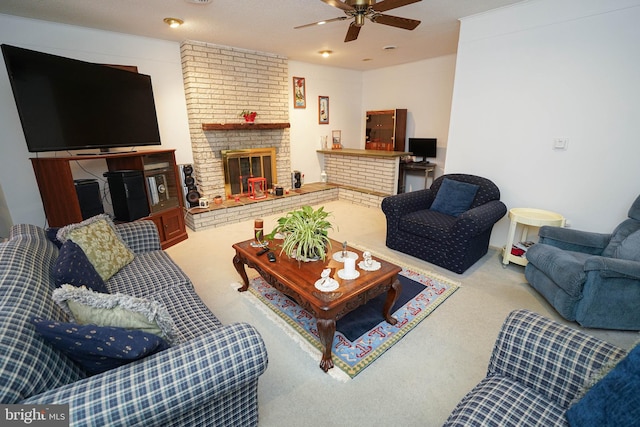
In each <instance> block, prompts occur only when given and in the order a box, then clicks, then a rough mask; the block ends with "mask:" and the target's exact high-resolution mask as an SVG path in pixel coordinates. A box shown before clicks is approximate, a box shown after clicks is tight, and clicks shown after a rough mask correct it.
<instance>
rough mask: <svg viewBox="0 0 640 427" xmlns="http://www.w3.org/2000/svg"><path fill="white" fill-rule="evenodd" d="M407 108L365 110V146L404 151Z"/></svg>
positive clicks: (373, 148)
mask: <svg viewBox="0 0 640 427" xmlns="http://www.w3.org/2000/svg"><path fill="white" fill-rule="evenodd" d="M406 134H407V110H406V108H405V109H396V110H379V111H367V124H366V137H365V148H366V149H367V150H386V151H405V149H404V145H405V139H406Z"/></svg>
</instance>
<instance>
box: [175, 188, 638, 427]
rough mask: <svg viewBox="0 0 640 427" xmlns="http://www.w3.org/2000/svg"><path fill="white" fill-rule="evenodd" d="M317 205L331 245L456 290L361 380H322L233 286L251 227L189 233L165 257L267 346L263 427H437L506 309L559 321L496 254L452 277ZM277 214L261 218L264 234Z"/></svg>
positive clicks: (366, 217) (614, 339)
mask: <svg viewBox="0 0 640 427" xmlns="http://www.w3.org/2000/svg"><path fill="white" fill-rule="evenodd" d="M324 206H325V210H327V211H329V212H332V217H331V221H332V223H333V224H334V226H335V229H334V230H333V231H332V232H330V237H332V238H334V239H336V240H338V241H344V240H347V241H348V242H351V243H354V244H357V245H358V246H360V247H365V248H368V249H370V250H371V251H372V252H374V253H378V254H383V255H386V256H388V257H393V258H396V259H401V260H402V262H404V263H406V264H409V265H412V266H415V267H416V268H419V269H422V270H425V271H434V272H437V273H440V274H443V275H445V276H447V277H450V278H451V279H453V280H457V281H459V282H460V283H461V285H462V286H461V289H459V290H458V291H457V292H456V293H454V294H453V295H452V296H451V297H450V298H449V299H448V300H447V301H446V302H445V303H444V304H442V305H441V306H440V307H438V309H436V310H435V312H433V313H432V314H431V315H430V316H429V317H428V318H427V319H425V320H424V321H423V322H422V323H420V325H418V326H417V327H416V328H415V329H414V330H412V331H411V332H410V333H409V334H407V336H405V337H404V338H403V339H402V340H401V341H400V342H399V343H397V344H396V345H395V346H393V347H392V348H391V349H390V350H388V351H387V352H386V353H385V354H384V355H382V356H381V357H380V358H379V359H378V360H376V361H375V362H374V363H373V364H372V365H371V366H369V367H368V368H367V369H366V370H365V371H364V372H362V373H361V374H360V375H358V376H357V377H356V378H355V379H353V380H350V381H348V382H347V383H342V382H339V381H337V380H335V379H333V378H331V377H330V376H329V375H327V374H325V373H323V372H322V371H321V370H320V368H319V367H318V363H319V360H315V359H313V358H311V357H310V356H309V355H308V354H307V353H305V352H304V351H303V350H301V349H300V348H299V347H298V344H296V343H295V342H294V341H293V340H292V339H291V338H289V337H288V336H287V334H286V333H285V331H283V330H282V329H280V328H279V327H278V326H276V324H275V323H273V322H272V321H271V320H269V319H267V318H266V316H265V315H264V314H263V313H261V312H260V311H259V310H257V309H256V308H255V306H254V305H253V304H252V303H251V302H249V301H248V300H247V298H249V296H248V295H244V294H240V293H238V292H237V291H236V290H234V289H233V288H232V287H231V286H230V284H231V283H233V282H238V281H239V280H240V277H239V276H238V274H237V272H236V271H235V269H234V267H233V264H232V259H233V255H234V251H233V249H232V247H231V245H232V244H233V243H235V242H238V241H242V240H246V239H249V238H251V236H252V232H253V219H251V220H246V221H243V222H240V223H237V224H231V225H228V226H224V227H220V228H214V229H209V230H203V231H198V232H190V233H189V239H188V240H186V241H185V242H182V243H179V244H178V245H175V246H173V247H172V248H169V249H168V250H167V252H168V253H169V254H170V255H171V257H172V258H173V259H174V260H175V261H176V262H177V263H178V264H179V265H180V267H181V268H182V269H183V270H184V271H185V272H186V273H187V274H188V275H189V277H190V278H191V280H192V281H193V283H194V285H195V287H196V290H197V292H198V294H199V295H200V297H201V298H202V299H203V300H204V302H205V303H206V304H207V306H208V307H209V308H210V309H211V310H212V311H213V312H214V313H215V314H216V316H217V317H218V318H219V319H220V320H221V321H222V322H223V323H225V324H227V323H232V322H248V323H250V324H252V325H254V326H255V327H256V328H257V329H258V330H259V331H260V333H261V335H262V337H263V339H264V341H265V343H266V346H267V351H268V353H269V367H268V368H267V371H266V372H265V374H264V375H263V376H262V377H260V383H259V402H260V426H274V427H275V426H278V427H286V426H307V427H313V426H319V427H320V426H322V427H324V426H327V425H343V426H356V425H366V426H391V425H397V426H405V427H407V426H439V425H442V423H444V421H445V420H446V418H447V416H448V414H449V413H450V412H451V410H452V409H453V408H454V406H455V405H456V404H457V402H458V401H459V400H460V399H461V398H462V397H463V396H464V395H465V394H466V393H467V392H468V391H469V390H470V389H471V388H472V387H473V386H474V385H475V384H476V383H477V382H478V381H480V380H481V379H482V378H483V377H484V376H485V374H486V369H487V364H488V361H489V357H490V354H491V349H492V346H493V343H494V341H495V338H496V336H497V334H498V331H499V329H500V326H501V325H502V322H503V321H504V319H505V317H506V316H507V314H508V313H509V312H510V311H512V310H514V309H517V308H527V309H530V310H533V311H536V312H538V313H541V314H543V315H545V316H547V317H550V318H553V319H556V320H558V321H561V322H563V321H562V319H561V318H560V317H559V316H558V315H557V313H556V311H555V310H554V309H553V308H552V307H551V306H550V305H549V304H548V303H547V302H546V301H545V300H544V299H543V298H542V297H540V296H539V295H538V293H537V292H536V291H535V290H534V289H532V288H531V287H530V286H529V285H528V284H527V282H526V280H525V278H524V268H523V267H520V266H517V265H509V266H508V267H507V268H503V267H502V263H501V257H500V254H499V252H498V250H497V249H490V250H489V253H488V254H487V255H486V256H485V257H484V258H482V259H481V260H480V261H479V262H478V263H476V264H475V265H474V266H472V267H471V268H470V269H469V270H467V272H465V273H464V274H462V275H458V274H455V273H451V272H449V271H447V270H444V269H442V268H439V267H436V266H434V265H432V264H429V263H426V262H424V261H421V260H418V259H416V258H413V257H410V256H407V255H404V254H401V253H399V252H396V251H392V250H390V249H388V248H386V246H385V244H384V240H385V232H386V225H385V217H384V215H383V213H382V212H381V211H380V210H379V209H373V208H366V207H362V206H359V205H355V204H351V203H349V202H347V201H344V200H341V201H335V202H330V203H326V204H324ZM280 216H281V215H280V214H279V215H274V216H271V217H265V218H264V220H265V231H270V230H271V228H272V227H273V226H274V225H275V223H276V220H277V218H278V217H280ZM248 272H249V274H250V276H252V275H253V276H255V275H256V274H255V272H254V271H253V270H248ZM563 323H568V322H563ZM568 324H570V325H571V326H573V327H576V328H578V325H577V324H574V323H568ZM586 331H587V333H589V334H591V335H594V336H597V337H599V338H602V339H605V340H607V341H609V342H611V343H613V344H616V345H619V346H622V347H625V348H629V347H630V346H631V345H632V344H633V343H634V342H635V341H637V340H638V339H639V338H640V335H639V334H638V333H636V332H620V331H605V330H586Z"/></svg>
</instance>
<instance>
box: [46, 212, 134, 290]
mask: <svg viewBox="0 0 640 427" xmlns="http://www.w3.org/2000/svg"><path fill="white" fill-rule="evenodd" d="M57 238H58V240H60V241H61V242H63V243H64V242H66V241H67V240H71V241H73V242H74V243H75V244H77V245H78V246H80V248H82V251H83V252H84V253H85V255H86V256H87V259H89V262H91V265H93V267H94V268H95V269H96V271H97V272H98V274H99V275H100V277H102V280H104V281H105V282H106V281H107V280H109V278H111V276H113V275H114V274H116V273H117V272H118V271H120V269H121V268H122V267H124V266H125V265H127V264H129V263H130V262H131V261H133V258H134V254H133V252H132V251H131V250H130V249H129V248H128V247H127V246H126V245H125V244H124V242H123V241H122V240H121V239H120V237H119V236H118V235H117V234H116V232H115V230H114V225H113V222H112V221H111V218H109V216H108V215H106V214H101V215H97V216H94V217H92V218H89V219H87V220H85V221H82V222H81V223H78V224H71V225H67V226H66V227H62V228H61V229H60V230H59V231H58V235H57Z"/></svg>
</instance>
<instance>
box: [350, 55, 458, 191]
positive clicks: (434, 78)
mask: <svg viewBox="0 0 640 427" xmlns="http://www.w3.org/2000/svg"><path fill="white" fill-rule="evenodd" d="M455 67H456V57H455V55H447V56H441V57H438V58H433V59H428V60H424V61H419V62H414V63H411V64H404V65H399V66H395V67H387V68H381V69H379V70H373V71H366V72H365V73H364V77H363V114H362V117H361V126H362V128H363V129H364V126H365V121H364V120H365V119H364V112H366V111H369V110H391V109H396V108H406V109H407V110H408V111H407V138H412V137H415V138H437V139H438V156H437V158H436V159H435V163H436V164H437V168H436V176H440V175H442V173H443V168H444V164H445V158H446V155H447V154H446V153H447V145H448V142H447V141H448V134H449V114H450V112H451V95H452V92H453V76H454V72H455ZM358 148H364V136H363V138H362V141H361V145H360V146H359V147H358ZM407 149H408V147H407ZM406 185H407V191H415V190H419V189H422V188H424V177H423V175H422V174H417V175H416V174H411V175H408V176H407V182H406ZM428 185H430V182H429V184H428Z"/></svg>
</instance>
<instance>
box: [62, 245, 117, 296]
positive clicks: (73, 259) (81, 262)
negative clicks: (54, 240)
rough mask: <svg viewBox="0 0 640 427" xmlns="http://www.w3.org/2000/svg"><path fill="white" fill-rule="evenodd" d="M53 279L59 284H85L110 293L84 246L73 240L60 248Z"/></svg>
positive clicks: (95, 289)
mask: <svg viewBox="0 0 640 427" xmlns="http://www.w3.org/2000/svg"><path fill="white" fill-rule="evenodd" d="M53 280H54V282H55V283H56V285H58V286H61V285H63V284H69V285H73V286H82V285H85V286H86V287H88V288H91V289H93V290H94V291H96V292H101V293H106V294H108V293H109V291H108V290H107V286H106V285H105V283H104V280H102V277H100V275H99V274H98V272H97V271H96V269H95V268H94V267H93V264H91V262H90V261H89V258H87V256H86V255H85V253H84V251H83V250H82V248H81V247H80V246H78V245H77V244H75V243H74V242H73V241H71V240H67V241H66V242H64V244H63V245H62V247H61V248H60V253H59V254H58V259H57V260H56V263H55V265H54V267H53Z"/></svg>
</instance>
